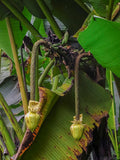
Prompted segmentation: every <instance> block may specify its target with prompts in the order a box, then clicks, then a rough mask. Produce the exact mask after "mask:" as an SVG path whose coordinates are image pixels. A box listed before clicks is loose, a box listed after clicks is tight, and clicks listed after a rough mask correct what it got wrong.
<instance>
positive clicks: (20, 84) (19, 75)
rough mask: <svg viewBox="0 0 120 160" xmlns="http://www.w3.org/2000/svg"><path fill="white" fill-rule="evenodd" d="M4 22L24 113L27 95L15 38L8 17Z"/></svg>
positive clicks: (26, 108)
mask: <svg viewBox="0 0 120 160" xmlns="http://www.w3.org/2000/svg"><path fill="white" fill-rule="evenodd" d="M6 24H7V29H8V34H9V38H10V43H11V48H12V52H13V57H14V62H15V67H16V72H17V76H18V82H19V86H20V92H21V97H22V103H23V109H24V113H25V114H26V113H27V111H28V103H27V95H26V93H25V88H24V83H23V78H22V74H21V70H20V64H19V60H18V55H17V49H16V45H15V40H14V36H13V33H12V29H11V25H10V22H9V18H6Z"/></svg>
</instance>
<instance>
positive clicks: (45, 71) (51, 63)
mask: <svg viewBox="0 0 120 160" xmlns="http://www.w3.org/2000/svg"><path fill="white" fill-rule="evenodd" d="M53 64H54V60H51V61H50V63H49V64H48V65H47V67H46V68H45V70H44V72H43V73H42V75H41V76H40V78H39V80H38V86H41V85H42V82H43V80H44V79H45V76H46V75H47V73H48V72H49V70H50V69H51V67H52V66H53Z"/></svg>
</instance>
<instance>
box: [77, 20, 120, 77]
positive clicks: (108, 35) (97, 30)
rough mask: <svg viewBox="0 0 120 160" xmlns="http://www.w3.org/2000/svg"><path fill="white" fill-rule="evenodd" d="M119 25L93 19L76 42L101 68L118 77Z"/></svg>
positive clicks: (119, 69)
mask: <svg viewBox="0 0 120 160" xmlns="http://www.w3.org/2000/svg"><path fill="white" fill-rule="evenodd" d="M119 35H120V24H119V23H117V22H111V21H108V20H105V19H103V18H100V17H93V18H92V19H91V21H90V24H89V26H88V27H87V28H86V29H85V30H84V31H83V32H80V34H79V37H78V41H79V43H80V45H81V46H82V47H83V48H84V49H85V51H90V52H91V53H92V54H93V56H94V57H95V59H96V60H97V61H98V63H99V64H101V65H102V66H103V67H105V68H108V69H110V70H111V71H112V72H113V73H115V74H116V75H117V76H118V77H120V63H119V62H120V56H119V53H120V47H119V46H120V45H119Z"/></svg>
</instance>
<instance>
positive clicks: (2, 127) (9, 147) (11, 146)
mask: <svg viewBox="0 0 120 160" xmlns="http://www.w3.org/2000/svg"><path fill="white" fill-rule="evenodd" d="M0 132H1V134H2V137H3V140H4V143H5V144H6V147H7V150H8V152H9V154H10V156H13V155H14V154H15V144H14V143H13V141H12V139H11V137H10V134H9V132H8V130H7V128H6V126H5V124H4V122H3V120H2V117H1V116H0Z"/></svg>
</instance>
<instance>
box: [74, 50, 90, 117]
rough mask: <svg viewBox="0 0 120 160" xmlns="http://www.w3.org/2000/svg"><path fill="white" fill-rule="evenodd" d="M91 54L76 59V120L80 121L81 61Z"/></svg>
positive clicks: (80, 55) (84, 54)
mask: <svg viewBox="0 0 120 160" xmlns="http://www.w3.org/2000/svg"><path fill="white" fill-rule="evenodd" d="M88 55H89V53H82V54H79V55H78V56H77V58H76V61H75V118H76V120H79V118H80V93H79V89H80V83H79V70H80V67H79V64H80V59H81V58H82V57H83V56H88Z"/></svg>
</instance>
